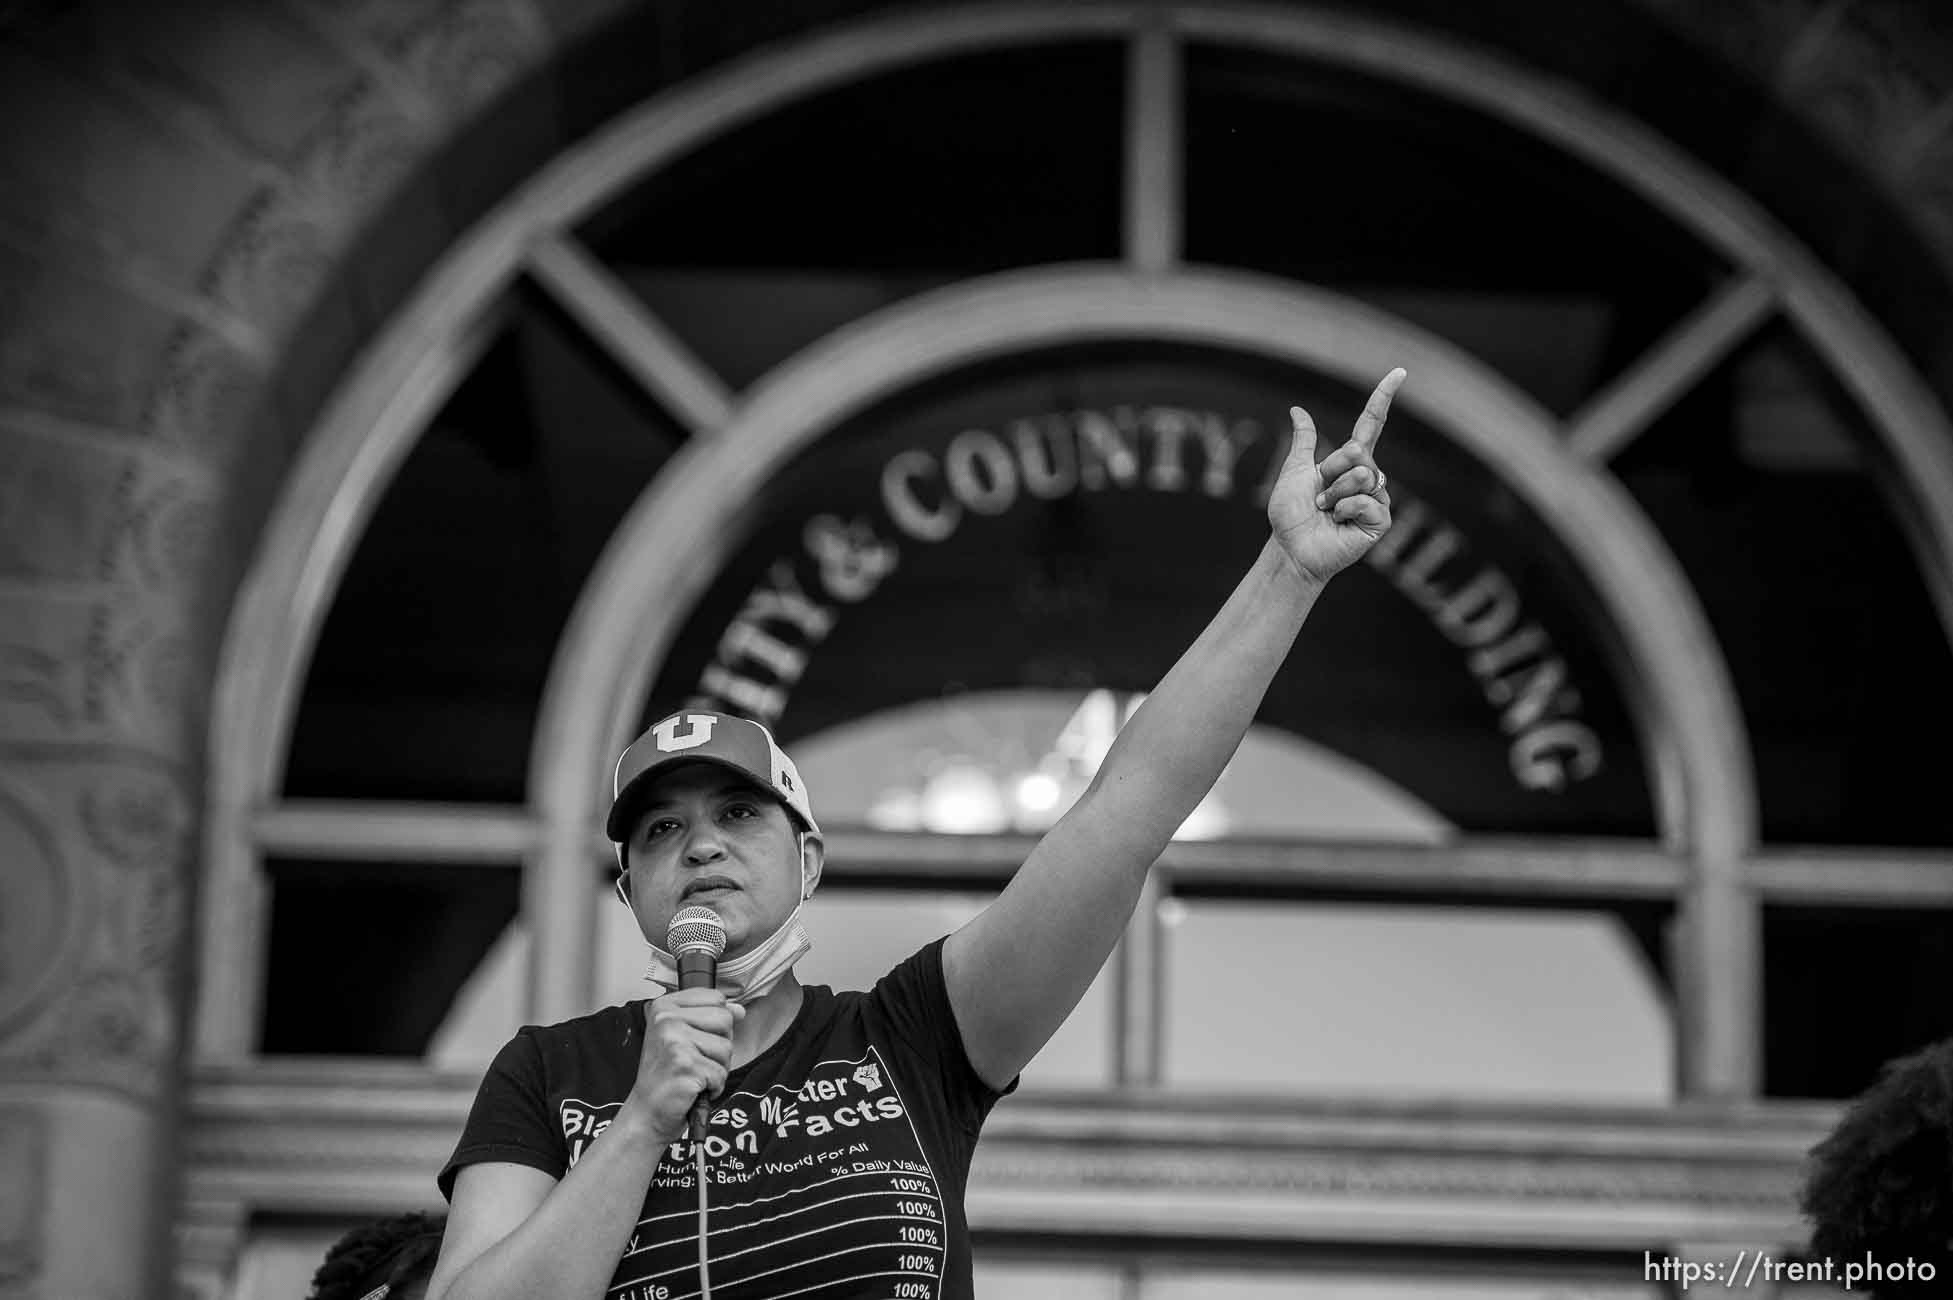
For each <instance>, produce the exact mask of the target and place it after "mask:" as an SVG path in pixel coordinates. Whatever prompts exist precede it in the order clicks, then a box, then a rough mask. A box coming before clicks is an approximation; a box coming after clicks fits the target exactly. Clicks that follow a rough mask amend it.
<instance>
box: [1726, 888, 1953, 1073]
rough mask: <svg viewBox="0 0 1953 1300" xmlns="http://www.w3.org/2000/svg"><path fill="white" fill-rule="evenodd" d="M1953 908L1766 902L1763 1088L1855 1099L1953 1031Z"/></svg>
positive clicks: (1764, 930)
mask: <svg viewBox="0 0 1953 1300" xmlns="http://www.w3.org/2000/svg"><path fill="white" fill-rule="evenodd" d="M1949 988H1953V911H1949V910H1948V909H1945V908H1927V907H1911V908H1905V909H1882V908H1880V909H1874V908H1850V909H1842V908H1835V907H1766V908H1764V909H1763V1048H1764V1050H1763V1091H1764V1094H1765V1095H1766V1096H1771V1097H1827V1098H1840V1099H1841V1098H1845V1097H1852V1096H1856V1095H1857V1094H1858V1093H1860V1092H1862V1091H1864V1090H1865V1089H1866V1088H1868V1087H1870V1086H1871V1084H1872V1082H1873V1080H1874V1079H1876V1078H1877V1077H1878V1072H1879V1068H1880V1067H1881V1066H1882V1065H1884V1064H1885V1063H1886V1062H1887V1061H1890V1060H1892V1059H1894V1058H1896V1057H1900V1056H1905V1055H1907V1054H1909V1053H1911V1052H1915V1051H1918V1050H1919V1049H1921V1048H1923V1047H1925V1046H1927V1045H1928V1044H1929V1043H1934V1042H1937V1041H1938V1040H1940V1039H1942V1038H1944V1037H1946V1036H1947V1035H1948V1034H1953V1000H1949V999H1948V998H1947V996H1946V991H1947V990H1948V989H1949Z"/></svg>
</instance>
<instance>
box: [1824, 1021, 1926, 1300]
mask: <svg viewBox="0 0 1953 1300" xmlns="http://www.w3.org/2000/svg"><path fill="white" fill-rule="evenodd" d="M1799 1203H1800V1205H1801V1207H1802V1209H1803V1212H1804V1217H1805V1218H1807V1219H1809V1220H1810V1222H1811V1227H1812V1230H1811V1251H1812V1253H1813V1254H1814V1255H1816V1256H1817V1257H1818V1258H1820V1259H1831V1260H1835V1261H1837V1264H1838V1266H1839V1267H1843V1265H1845V1264H1847V1263H1863V1262H1865V1261H1866V1259H1867V1257H1869V1258H1870V1260H1871V1261H1872V1262H1874V1263H1878V1264H1881V1265H1892V1264H1903V1263H1904V1262H1905V1261H1907V1260H1911V1261H1914V1262H1915V1263H1931V1264H1932V1265H1933V1269H1934V1272H1935V1274H1936V1277H1935V1278H1934V1279H1933V1280H1930V1281H1927V1280H1918V1281H1911V1282H1906V1281H1899V1282H1889V1281H1888V1282H1877V1283H1875V1284H1873V1285H1872V1286H1871V1288H1870V1291H1871V1294H1872V1295H1875V1296H1877V1297H1879V1300H1903V1298H1905V1297H1911V1296H1925V1295H1942V1294H1944V1293H1945V1287H1946V1286H1947V1279H1948V1278H1953V1038H1949V1039H1946V1040H1944V1041H1942V1042H1939V1043H1936V1044H1934V1045H1933V1046H1931V1047H1928V1048H1926V1049H1925V1050H1923V1051H1920V1052H1915V1053H1913V1054H1912V1055H1911V1056H1905V1057H1901V1058H1899V1059H1898V1060H1895V1061H1890V1062H1888V1063H1887V1064H1886V1065H1885V1066H1884V1068H1883V1069H1881V1070H1880V1072H1879V1077H1878V1081H1877V1082H1876V1083H1874V1084H1873V1085H1872V1086H1871V1087H1870V1088H1869V1089H1867V1090H1866V1091H1865V1092H1864V1093H1863V1094H1861V1095H1860V1096H1859V1097H1857V1098H1856V1099H1855V1100H1854V1101H1853V1102H1852V1103H1851V1105H1850V1106H1849V1107H1848V1108H1847V1109H1846V1111H1845V1113H1844V1116H1843V1117H1842V1118H1841V1119H1840V1120H1839V1121H1838V1124H1837V1126H1836V1127H1835V1128H1833V1129H1832V1130H1831V1133H1830V1135H1829V1136H1827V1137H1826V1138H1825V1139H1824V1140H1823V1141H1822V1142H1820V1143H1819V1144H1818V1145H1817V1146H1815V1147H1813V1148H1812V1149H1811V1161H1810V1167H1809V1169H1808V1170H1807V1172H1806V1174H1805V1179H1804V1186H1803V1190H1802V1194H1801V1195H1800V1197H1799Z"/></svg>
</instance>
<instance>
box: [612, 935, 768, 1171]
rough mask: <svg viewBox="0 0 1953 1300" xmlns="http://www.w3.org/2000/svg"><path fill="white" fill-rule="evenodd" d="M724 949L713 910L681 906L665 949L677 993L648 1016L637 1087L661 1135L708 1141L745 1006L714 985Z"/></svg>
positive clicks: (666, 997)
mask: <svg viewBox="0 0 1953 1300" xmlns="http://www.w3.org/2000/svg"><path fill="white" fill-rule="evenodd" d="M725 950H726V929H725V924H724V923H723V922H722V921H720V920H719V917H718V914H717V913H716V912H714V911H712V909H711V908H709V907H686V908H680V909H679V911H678V914H677V915H675V916H673V917H672V918H671V928H670V933H669V934H668V935H667V937H666V940H665V951H666V952H669V953H670V954H672V956H673V957H674V958H675V959H676V961H677V965H678V975H679V980H678V988H677V989H676V990H675V991H673V992H670V993H667V994H665V995H664V996H663V997H661V998H658V999H657V1000H656V1001H654V1002H652V1003H651V1005H650V1008H649V1010H648V1013H647V1014H646V1016H645V1033H644V1048H643V1050H642V1052H640V1054H639V1057H638V1082H637V1085H636V1087H635V1088H633V1092H637V1091H639V1090H640V1089H643V1090H647V1091H646V1092H645V1097H644V1102H645V1104H646V1106H647V1107H648V1108H649V1110H650V1113H651V1118H652V1122H653V1124H654V1125H655V1127H656V1129H657V1131H658V1132H660V1133H669V1134H671V1135H672V1136H673V1137H676V1136H677V1134H678V1132H679V1130H680V1129H689V1132H690V1134H691V1137H692V1140H693V1141H703V1140H704V1137H705V1121H706V1115H707V1113H708V1109H709V1106H710V1102H711V1098H712V1097H713V1096H715V1095H716V1094H717V1093H718V1092H719V1090H720V1089H721V1088H723V1087H724V1086H725V1082H726V1072H727V1070H728V1069H729V1068H730V1067H731V1064H732V1029H733V1026H734V1025H736V1024H738V1023H739V1020H740V1019H741V1018H743V1017H744V1016H745V1014H746V1008H745V1007H742V1006H740V1005H739V1004H737V1003H734V1002H728V1001H727V1000H726V995H725V994H723V993H721V992H719V991H718V989H717V988H715V987H714V985H715V983H716V982H717V978H718V965H719V956H720V954H721V953H723V952H724V951H725Z"/></svg>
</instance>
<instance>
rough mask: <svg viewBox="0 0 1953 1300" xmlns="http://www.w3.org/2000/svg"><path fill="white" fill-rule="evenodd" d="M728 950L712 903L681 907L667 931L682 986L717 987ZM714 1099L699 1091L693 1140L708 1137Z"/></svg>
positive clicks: (667, 948) (723, 927) (722, 924)
mask: <svg viewBox="0 0 1953 1300" xmlns="http://www.w3.org/2000/svg"><path fill="white" fill-rule="evenodd" d="M725 950H726V923H725V922H724V921H721V920H720V919H719V914H718V913H717V912H715V911H713V910H712V909H711V908H709V907H696V906H694V907H681V908H679V909H678V912H677V914H676V915H674V916H673V917H672V918H671V928H670V929H669V930H668V931H666V933H665V951H666V952H668V953H670V954H671V959H672V960H673V961H674V962H676V963H677V964H678V987H679V988H681V989H709V988H717V987H718V984H719V955H720V954H721V953H723V952H725ZM710 1102H711V1099H710V1098H708V1097H707V1096H706V1095H705V1094H704V1093H700V1094H699V1098H698V1104H697V1105H695V1106H693V1107H692V1118H691V1131H692V1141H694V1142H703V1141H705V1117H706V1113H707V1109H708V1107H709V1105H710Z"/></svg>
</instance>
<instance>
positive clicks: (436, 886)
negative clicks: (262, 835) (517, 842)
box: [259, 858, 521, 1059]
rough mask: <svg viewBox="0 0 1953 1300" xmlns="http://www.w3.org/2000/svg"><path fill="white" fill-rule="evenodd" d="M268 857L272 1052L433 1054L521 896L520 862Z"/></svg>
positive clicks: (265, 1044) (267, 1014)
mask: <svg viewBox="0 0 1953 1300" xmlns="http://www.w3.org/2000/svg"><path fill="white" fill-rule="evenodd" d="M266 867H267V871H268V874H269V876H270V880H271V925H270V934H269V936H268V940H267V947H266V953H265V988H264V1008H265V1009H264V1025H263V1029H262V1037H261V1040H260V1047H259V1050H261V1051H263V1052H264V1053H265V1054H266V1055H297V1056H391V1057H407V1058H416V1057H421V1056H423V1055H424V1054H427V1053H429V1052H430V1045H431V1044H433V1043H435V1041H436V1040H437V1038H438V1037H439V1035H440V1034H441V1032H442V1029H441V1027H442V1026H443V1025H444V1024H445V1023H447V1022H448V1021H450V1020H451V1019H452V1018H453V1016H454V1009H455V1007H456V1006H457V1005H458V1003H459V1002H460V1001H461V1000H462V999H464V998H465V997H466V990H467V987H468V985H469V984H470V983H472V982H473V980H474V979H475V977H476V975H478V974H479V972H480V971H481V969H482V967H483V965H484V964H485V962H486V961H487V959H488V957H489V955H490V954H491V953H492V952H493V951H494V950H495V948H496V946H497V936H498V935H500V934H501V933H502V932H503V931H504V930H505V929H506V928H507V927H508V925H509V924H510V922H511V918H513V917H514V916H515V914H516V909H517V906H518V905H519V897H518V895H519V891H520V887H521V882H520V880H519V878H518V877H519V872H517V870H516V869H515V868H513V867H507V866H478V865H455V864H448V863H432V862H347V861H331V860H300V859H293V858H272V859H269V860H268V861H267V863H266ZM509 1028H510V1029H511V1030H512V1029H513V1028H514V1024H511V1025H510V1026H509ZM504 1037H506V1034H505V1035H504ZM500 1045H501V1042H500V1040H499V1039H498V1040H497V1042H496V1044H495V1046H497V1047H499V1046H500ZM489 1050H490V1054H491V1055H492V1054H493V1051H494V1048H490V1049H489ZM483 1059H486V1058H483Z"/></svg>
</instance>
